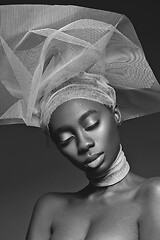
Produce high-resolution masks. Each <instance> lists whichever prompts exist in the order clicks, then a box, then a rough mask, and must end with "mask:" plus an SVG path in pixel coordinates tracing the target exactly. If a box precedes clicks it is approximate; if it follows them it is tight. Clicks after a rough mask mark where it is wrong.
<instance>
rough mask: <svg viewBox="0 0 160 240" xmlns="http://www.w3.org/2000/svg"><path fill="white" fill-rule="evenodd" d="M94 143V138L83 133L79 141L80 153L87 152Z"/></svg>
mask: <svg viewBox="0 0 160 240" xmlns="http://www.w3.org/2000/svg"><path fill="white" fill-rule="evenodd" d="M94 145H95V142H94V140H93V139H92V138H90V137H89V136H88V135H86V134H81V135H80V136H79V139H78V143H77V149H78V155H81V154H84V153H86V152H87V151H88V150H89V149H90V148H91V147H94Z"/></svg>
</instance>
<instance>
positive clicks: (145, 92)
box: [1, 7, 160, 240]
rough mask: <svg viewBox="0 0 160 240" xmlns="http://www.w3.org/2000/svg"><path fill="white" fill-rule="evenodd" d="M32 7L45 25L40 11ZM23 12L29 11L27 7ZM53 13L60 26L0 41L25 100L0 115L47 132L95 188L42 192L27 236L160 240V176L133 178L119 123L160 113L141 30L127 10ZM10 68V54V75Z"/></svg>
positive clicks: (14, 89) (11, 87)
mask: <svg viewBox="0 0 160 240" xmlns="http://www.w3.org/2000/svg"><path fill="white" fill-rule="evenodd" d="M31 8H32V14H33V15H32V14H31V16H34V20H37V21H38V20H39V18H38V17H37V15H36V17H35V14H34V10H35V9H36V7H31ZM40 9H42V7H41V8H40ZM40 9H37V10H36V12H39V10H40ZM44 9H45V7H43V11H42V12H43V13H44ZM66 9H67V10H69V11H68V12H69V14H70V15H71V17H70V19H69V20H68V15H67V14H68V12H67V11H66ZM24 10H25V11H26V12H27V13H28V14H30V13H29V12H30V11H29V10H31V9H29V7H23V12H25V11H24ZM49 10H51V13H52V14H51V15H53V12H54V13H55V12H57V11H60V12H61V13H62V12H63V14H62V15H61V18H60V19H59V21H58V20H57V22H54V21H55V20H54V21H53V20H52V21H53V22H54V24H55V25H56V24H59V25H60V26H61V28H60V27H58V28H56V29H52V28H51V29H47V28H46V29H37V21H35V22H34V23H35V24H34V27H35V28H36V30H31V31H29V32H27V34H26V35H25V36H24V37H23V38H21V40H20V41H18V43H17V44H16V46H15V44H14V49H13V50H12V49H11V47H9V46H8V45H7V43H6V41H4V39H3V38H2V37H1V43H2V47H3V49H2V50H3V56H6V57H7V60H8V62H9V64H10V65H11V67H12V70H13V71H14V74H15V76H16V79H17V82H18V83H19V85H16V84H15V82H14V79H13V80H12V81H13V82H14V84H13V82H12V84H11V83H10V81H11V80H10V81H9V80H8V78H7V77H8V76H7V75H5V74H4V73H3V84H4V85H5V87H6V89H7V90H8V91H9V92H10V93H11V94H12V96H14V97H19V98H20V100H19V101H18V102H16V103H15V104H14V105H13V106H11V108H9V109H8V111H7V112H5V113H4V114H3V115H2V117H1V119H3V121H6V120H5V119H8V118H10V119H14V121H15V122H16V123H17V122H18V121H17V118H19V119H23V121H24V122H25V123H26V124H27V125H29V126H38V127H41V128H42V129H44V131H45V132H46V133H47V134H49V135H50V137H51V138H52V140H53V141H54V142H55V144H56V146H57V147H58V149H59V150H60V151H61V152H62V154H63V155H64V156H66V157H67V158H68V159H69V161H71V162H72V163H73V164H74V165H75V166H77V167H78V168H80V169H81V170H83V171H84V172H85V174H86V177H87V178H88V180H89V184H88V185H87V186H86V187H85V188H84V189H82V190H80V191H78V192H76V193H50V194H46V195H44V196H42V197H41V198H40V199H39V200H38V201H37V203H36V206H35V208H34V212H33V216H32V220H31V223H30V227H29V230H28V233H27V240H36V239H38V240H41V239H42V240H47V239H57V240H58V239H65V240H67V239H86V240H87V239H88V240H89V239H92V240H94V239H99V240H101V239H108V240H109V239H115V240H116V239H117V240H120V239H123V240H125V239H126V240H127V239H134V240H135V239H140V240H143V239H144V240H147V239H153V240H154V239H155V240H156V239H159V236H160V224H159V223H160V211H159V202H160V193H159V188H160V182H159V178H158V177H157V178H151V179H145V178H142V177H139V176H136V175H134V174H132V173H131V172H129V169H130V167H129V164H128V162H127V160H126V157H125V154H124V152H123V150H122V146H121V141H120V137H119V133H118V125H119V124H120V123H121V121H124V120H126V119H129V118H133V117H138V116H141V115H145V114H148V113H151V112H156V111H158V110H159V100H160V96H159V89H160V88H159V85H158V82H157V81H156V79H155V77H154V75H153V73H152V71H151V69H150V67H149V66H148V64H147V62H146V60H145V57H144V54H143V51H142V49H141V45H140V43H139V41H138V39H137V36H136V34H135V32H134V29H133V27H132V25H131V23H130V22H129V20H128V19H127V18H125V17H122V16H121V15H119V14H114V13H109V12H103V11H100V12H99V11H96V10H88V9H85V8H79V7H78V8H77V7H68V8H65V9H64V8H63V7H60V9H59V7H58V8H54V9H53V8H52V7H50V8H49V9H48V10H47V12H49ZM64 10H65V11H64ZM16 11H17V10H16ZM71 13H72V14H71ZM39 14H40V16H41V18H42V15H41V14H42V13H41V12H40V13H39ZM64 14H66V16H65V17H66V18H65V17H64ZM89 14H90V15H89ZM31 16H30V17H31ZM46 16H48V15H46ZM62 16H63V17H62ZM80 16H81V17H80ZM95 16H96V17H95ZM23 17H24V16H23ZM56 17H57V16H56ZM35 18H36V19H35ZM86 18H87V19H86ZM95 18H96V19H95ZM42 19H43V18H42ZM97 19H98V20H97ZM100 19H101V21H100ZM104 19H105V20H104ZM62 22H63V24H62ZM44 25H45V24H44ZM39 26H41V23H40V25H39ZM27 28H28V29H29V27H28V26H27ZM31 29H34V28H33V26H32V28H31ZM37 35H38V36H39V38H38V37H37ZM33 40H34V41H33ZM131 40H132V41H131ZM11 45H12V44H11ZM33 46H34V47H33ZM38 53H39V54H38ZM37 56H38V57H37ZM36 57H37V58H36ZM32 60H33V61H32ZM8 62H7V61H6V59H5V58H4V60H3V62H2V66H3V70H4V67H6V65H7V64H8ZM9 70H10V69H9ZM4 72H5V71H4ZM9 73H10V74H11V70H10V72H9ZM114 89H115V90H116V91H115V90H114ZM116 96H117V98H116ZM140 100H141V101H140ZM117 105H118V106H117ZM121 116H122V117H121ZM15 118H16V120H15ZM12 121H13V120H12Z"/></svg>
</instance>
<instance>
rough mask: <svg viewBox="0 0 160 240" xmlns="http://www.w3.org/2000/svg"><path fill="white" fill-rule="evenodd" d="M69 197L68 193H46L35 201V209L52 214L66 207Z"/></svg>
mask: <svg viewBox="0 0 160 240" xmlns="http://www.w3.org/2000/svg"><path fill="white" fill-rule="evenodd" d="M70 197H71V194H70V193H57V192H53V193H47V194H44V195H42V196H41V197H40V198H39V199H38V200H37V202H36V204H35V207H36V208H37V209H39V210H44V211H47V212H48V211H49V212H53V211H56V210H58V209H59V208H62V207H64V206H65V205H67V203H68V201H69V198H70Z"/></svg>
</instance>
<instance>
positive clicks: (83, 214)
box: [51, 203, 138, 240]
mask: <svg viewBox="0 0 160 240" xmlns="http://www.w3.org/2000/svg"><path fill="white" fill-rule="evenodd" d="M137 218H138V207H137V206H136V205H135V204H127V203H126V204H125V203H124V204H119V205H113V206H112V207H108V206H105V204H104V205H103V204H102V205H96V204H95V205H93V206H89V205H83V206H76V207H70V208H68V209H65V211H62V212H61V213H59V215H57V219H56V221H55V222H54V226H53V229H54V231H53V235H52V238H51V240H55V239H56V240H138V227H137Z"/></svg>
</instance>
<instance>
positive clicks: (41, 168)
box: [0, 0, 160, 240]
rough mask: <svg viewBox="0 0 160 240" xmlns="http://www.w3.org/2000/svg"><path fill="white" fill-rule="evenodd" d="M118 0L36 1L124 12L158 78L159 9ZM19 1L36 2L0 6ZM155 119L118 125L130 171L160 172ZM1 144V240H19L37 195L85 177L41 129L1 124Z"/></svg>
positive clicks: (159, 130)
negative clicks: (94, 0) (95, 0)
mask: <svg viewBox="0 0 160 240" xmlns="http://www.w3.org/2000/svg"><path fill="white" fill-rule="evenodd" d="M85 2H86V1H85ZM117 2H118V1H110V2H109V1H100V0H98V1H97V2H94V3H93V2H89V1H88V2H87V3H83V1H52V2H46V1H45V2H43V1H42V2H40V1H38V3H39V4H73V5H79V6H85V7H92V8H98V9H103V10H108V11H114V12H118V13H122V14H124V15H126V16H127V17H129V19H130V20H131V22H132V23H133V25H134V27H135V30H136V32H137V35H138V37H139V39H140V41H141V43H142V46H143V49H144V52H145V55H146V58H147V60H148V62H149V64H150V66H151V68H152V70H153V72H154V74H155V76H156V78H157V80H158V81H159V82H160V67H159V56H160V45H159V43H160V7H159V6H158V4H157V5H155V4H152V3H151V1H150V2H148V3H145V4H143V3H142V1H137V2H136V1H128V2H127V3H126V2H124V1H123V3H117ZM119 2H122V1H119ZM22 3H23V4H24V3H26V4H29V3H32V4H33V3H37V2H33V1H32V2H29V1H26V2H24V1H23V2H22V1H14V2H13V1H12V2H9V1H8V2H7V1H5V2H2V1H1V4H22ZM140 3H141V4H140ZM159 122H160V113H157V114H153V115H149V116H145V117H142V118H139V119H132V120H129V121H126V122H124V123H123V125H122V126H120V135H121V141H122V145H123V149H124V151H125V153H126V156H127V158H128V160H129V163H130V165H131V171H132V172H133V173H135V174H138V175H141V176H144V177H147V178H148V177H153V176H159V175H160V157H159V155H160V138H159V135H160V124H159ZM47 142H48V141H47ZM0 147H1V148H0V153H1V154H0V158H1V167H0V239H2V240H10V239H12V240H22V239H25V235H26V231H27V228H28V224H29V221H30V217H31V213H32V210H33V206H34V204H35V201H36V200H37V199H38V198H39V196H41V195H42V194H44V193H47V192H51V191H76V190H78V189H80V188H82V187H83V186H85V184H86V183H87V180H86V179H85V177H84V175H83V173H82V172H80V171H79V170H78V169H76V168H75V167H74V166H72V165H71V164H70V163H69V162H68V161H67V160H66V159H65V158H64V157H62V155H61V154H60V153H59V152H58V151H57V149H56V148H55V146H54V145H53V144H52V143H51V142H50V144H48V145H47V144H46V137H45V136H44V134H43V132H42V131H41V129H38V128H33V127H26V126H25V125H15V126H14V125H7V126H0Z"/></svg>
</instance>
